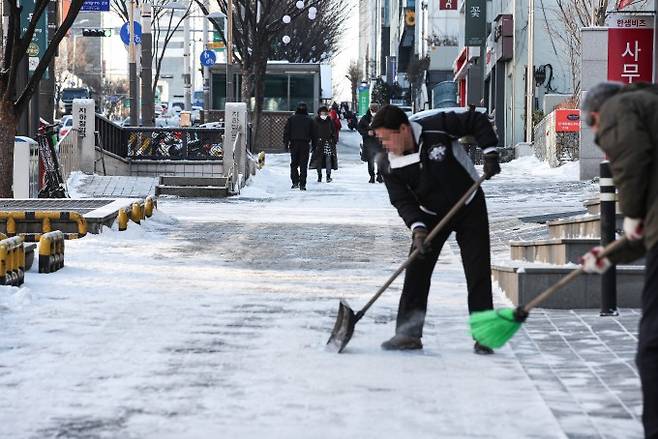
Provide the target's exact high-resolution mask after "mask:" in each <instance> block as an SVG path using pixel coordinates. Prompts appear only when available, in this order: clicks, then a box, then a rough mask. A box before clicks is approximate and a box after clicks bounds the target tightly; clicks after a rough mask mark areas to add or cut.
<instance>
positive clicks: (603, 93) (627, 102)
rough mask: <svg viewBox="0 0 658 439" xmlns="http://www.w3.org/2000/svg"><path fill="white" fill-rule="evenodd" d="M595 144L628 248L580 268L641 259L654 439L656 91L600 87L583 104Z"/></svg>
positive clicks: (645, 379)
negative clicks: (608, 172) (616, 196)
mask: <svg viewBox="0 0 658 439" xmlns="http://www.w3.org/2000/svg"><path fill="white" fill-rule="evenodd" d="M582 110H583V112H584V114H585V121H586V123H587V125H589V126H590V127H592V131H593V132H594V134H595V138H594V141H595V142H596V143H597V144H598V145H599V146H600V147H601V149H602V150H603V151H604V152H605V153H606V155H607V156H608V159H609V160H610V168H611V170H612V177H613V180H614V182H615V185H616V186H617V190H618V194H619V206H620V207H621V211H622V212H623V213H624V222H623V229H624V235H625V236H626V238H627V239H628V245H627V246H626V247H625V248H622V249H621V250H619V251H618V252H616V253H613V254H611V255H610V256H609V257H607V258H599V257H598V254H600V252H601V248H600V247H595V248H594V249H592V250H591V251H590V252H589V253H587V254H586V255H585V256H584V257H583V269H584V270H585V271H587V272H590V273H593V272H596V273H603V272H605V271H606V270H607V269H608V268H609V267H610V266H611V265H612V264H616V263H622V262H632V261H634V260H636V259H638V258H639V257H641V256H643V255H646V259H645V261H646V262H645V264H646V268H645V280H644V289H643V290H642V318H641V320H640V329H639V338H638V348H637V355H636V363H637V367H638V370H639V372H640V380H641V382H642V395H643V401H644V404H643V405H644V409H643V413H642V422H643V424H644V434H645V436H646V437H647V438H653V439H655V438H658V144H657V143H656V139H658V87H656V86H655V85H653V84H630V85H626V86H625V85H623V84H621V83H615V82H603V83H601V84H599V85H597V86H595V87H593V88H592V89H591V90H589V91H588V92H587V96H586V98H585V100H584V101H583V104H582Z"/></svg>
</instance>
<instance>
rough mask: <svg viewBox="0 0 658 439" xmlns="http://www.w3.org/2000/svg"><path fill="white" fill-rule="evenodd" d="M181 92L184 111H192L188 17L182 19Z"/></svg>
mask: <svg viewBox="0 0 658 439" xmlns="http://www.w3.org/2000/svg"><path fill="white" fill-rule="evenodd" d="M183 37H184V39H183V44H184V47H183V63H184V66H183V90H184V96H185V110H186V111H192V93H191V88H192V84H191V77H190V76H191V75H190V16H189V14H188V15H186V16H185V17H184V18H183Z"/></svg>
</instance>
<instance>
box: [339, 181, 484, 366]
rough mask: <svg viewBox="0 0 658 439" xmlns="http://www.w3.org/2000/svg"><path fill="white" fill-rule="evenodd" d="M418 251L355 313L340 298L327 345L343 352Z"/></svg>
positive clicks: (454, 210)
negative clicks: (376, 304)
mask: <svg viewBox="0 0 658 439" xmlns="http://www.w3.org/2000/svg"><path fill="white" fill-rule="evenodd" d="M485 179H486V176H484V175H483V176H482V177H480V178H479V179H478V180H477V181H476V182H475V183H473V185H472V186H471V187H470V188H469V189H468V191H466V193H465V194H464V195H463V196H462V197H461V198H460V199H459V200H458V201H457V203H455V205H454V206H453V207H452V209H450V211H449V212H448V213H447V214H446V216H444V217H443V218H442V219H441V221H440V222H439V224H437V225H436V226H434V228H433V229H432V231H431V232H430V233H429V235H427V238H425V244H429V243H430V242H432V240H433V239H434V238H435V237H436V235H438V234H439V232H440V231H441V229H443V227H445V225H446V224H448V222H449V221H450V220H451V219H452V217H453V216H455V214H456V213H457V212H458V211H459V209H461V208H462V206H463V205H464V204H466V201H468V199H469V198H470V197H471V196H472V195H473V194H474V193H475V191H477V190H478V188H479V187H480V185H481V184H482V182H483V181H484V180H485ZM419 253H420V250H419V249H416V250H414V251H413V252H412V253H411V254H410V255H409V257H408V258H407V260H406V261H404V262H403V263H402V265H400V267H399V268H398V269H397V270H395V273H393V274H392V275H391V277H389V278H388V280H387V281H386V283H385V284H384V285H383V286H382V287H381V288H380V289H379V290H378V291H377V293H376V294H375V295H374V296H373V297H372V299H370V301H369V302H368V303H366V305H365V306H364V307H363V308H362V309H361V310H360V311H358V312H356V313H355V312H354V311H353V310H352V308H350V306H349V304H348V303H347V301H346V300H345V299H341V300H340V304H339V305H338V316H337V318H336V324H335V325H334V329H333V331H331V336H330V337H329V341H327V345H331V346H332V347H335V348H336V349H337V352H338V353H341V352H343V349H345V346H347V343H349V342H350V339H351V338H352V334H354V327H355V326H356V323H357V322H358V321H359V320H361V317H363V315H364V314H365V313H366V311H368V309H369V308H370V307H371V306H372V304H373V303H375V301H376V300H377V299H379V296H381V295H382V293H383V292H384V291H386V290H387V289H388V287H389V286H390V285H391V284H392V283H393V281H394V280H395V279H396V278H397V277H398V276H399V275H400V273H402V272H403V271H404V270H405V269H406V268H407V267H408V266H409V264H410V263H411V262H412V261H413V260H414V259H416V257H417V256H418V254H419Z"/></svg>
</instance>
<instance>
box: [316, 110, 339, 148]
mask: <svg viewBox="0 0 658 439" xmlns="http://www.w3.org/2000/svg"><path fill="white" fill-rule="evenodd" d="M324 140H328V141H330V142H331V144H332V145H336V126H335V125H334V121H333V120H331V118H330V117H327V118H326V119H325V120H322V119H321V118H320V117H319V116H317V117H316V118H315V119H314V120H313V149H315V147H316V146H317V145H318V144H319V143H321V142H322V141H324Z"/></svg>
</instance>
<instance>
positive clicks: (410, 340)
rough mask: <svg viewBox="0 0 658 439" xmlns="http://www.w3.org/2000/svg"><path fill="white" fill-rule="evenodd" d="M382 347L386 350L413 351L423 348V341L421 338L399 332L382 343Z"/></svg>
mask: <svg viewBox="0 0 658 439" xmlns="http://www.w3.org/2000/svg"><path fill="white" fill-rule="evenodd" d="M382 349H384V350H385V351H411V350H415V349H423V343H422V342H421V341H420V338H417V337H410V336H408V335H402V334H397V335H395V336H393V338H391V339H390V340H386V341H385V342H384V343H382Z"/></svg>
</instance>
